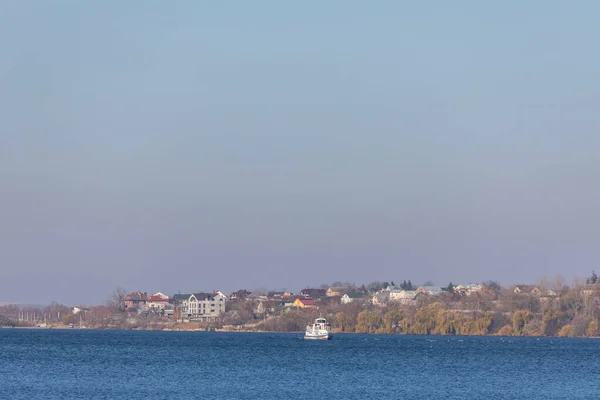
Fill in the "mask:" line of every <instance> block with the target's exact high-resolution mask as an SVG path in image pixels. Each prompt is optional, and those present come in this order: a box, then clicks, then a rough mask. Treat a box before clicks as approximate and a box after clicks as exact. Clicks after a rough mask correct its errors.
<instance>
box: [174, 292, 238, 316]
mask: <svg viewBox="0 0 600 400" xmlns="http://www.w3.org/2000/svg"><path fill="white" fill-rule="evenodd" d="M226 299H227V297H226V296H225V295H224V294H223V293H221V292H215V293H192V294H191V295H190V297H189V298H188V299H187V300H184V301H183V302H182V304H181V309H182V314H183V315H184V316H186V317H187V318H188V319H195V320H200V321H214V320H216V319H217V318H218V317H219V316H220V315H221V314H223V313H224V312H225V302H226Z"/></svg>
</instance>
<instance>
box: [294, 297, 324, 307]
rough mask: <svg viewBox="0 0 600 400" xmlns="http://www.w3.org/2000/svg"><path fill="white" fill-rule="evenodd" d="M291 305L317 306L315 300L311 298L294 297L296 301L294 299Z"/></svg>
mask: <svg viewBox="0 0 600 400" xmlns="http://www.w3.org/2000/svg"><path fill="white" fill-rule="evenodd" d="M292 307H297V308H318V307H317V305H316V304H315V301H314V300H312V299H296V301H294V302H293V303H292Z"/></svg>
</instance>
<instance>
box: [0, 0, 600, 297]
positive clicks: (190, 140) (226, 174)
mask: <svg viewBox="0 0 600 400" xmlns="http://www.w3.org/2000/svg"><path fill="white" fill-rule="evenodd" d="M599 14H600V3H599V2H597V1H593V0H587V1H586V0H580V1H577V2H567V1H553V0H544V1H542V0H530V1H527V2H521V1H505V2H481V1H474V0H473V1H467V0H458V1H454V2H447V1H442V0H430V1H426V2H402V1H395V0H379V1H376V2H366V1H349V0H330V1H326V2H323V1H311V0H309V1H302V2H281V1H261V0H257V1H252V2H247V1H229V2H208V1H206V2H205V1H196V0H193V1H192V0H189V1H185V0H180V1H172V2H165V1H152V0H148V1H128V2H122V1H117V0H106V1H102V2H81V1H77V0H72V1H62V0H57V1H52V2H48V1H42V0H37V1H36V0H32V1H12V2H7V3H6V4H3V6H2V7H1V8H0V48H1V49H2V51H0V302H2V301H3V302H26V303H35V304H48V303H49V302H51V301H58V302H62V303H65V304H102V303H103V302H104V301H105V300H106V299H108V298H109V297H110V295H111V293H112V291H113V290H114V289H115V288H116V287H123V288H125V289H127V290H129V291H137V290H141V291H146V292H157V291H161V292H164V293H167V294H173V293H177V292H180V291H181V292H190V291H208V290H217V289H220V290H222V291H225V292H228V291H233V290H237V289H242V288H245V289H248V290H253V289H256V288H265V289H288V290H300V289H302V288H303V287H308V286H312V287H316V286H319V285H320V284H322V283H330V282H333V281H349V282H356V283H369V282H371V281H375V280H380V281H383V280H386V281H388V280H395V281H401V280H404V279H411V280H412V282H414V283H420V282H423V281H425V280H431V281H433V282H434V283H436V284H438V285H444V286H445V285H447V284H448V282H449V281H452V282H454V283H455V284H456V283H467V282H478V281H484V280H498V281H500V282H501V283H503V284H510V283H522V282H526V283H534V282H537V281H538V280H539V279H540V278H542V277H554V276H556V275H561V276H564V277H565V278H566V279H567V280H569V279H571V278H572V277H576V276H579V277H583V276H586V275H589V274H590V273H591V271H592V270H593V269H596V270H599V269H600V265H599V264H598V260H599V259H600V209H599V208H598V207H599V205H600V184H599V181H598V180H599V177H600V112H599V110H600V79H598V71H600V53H599V52H598V51H597V45H598V40H599V39H600V24H598V23H597V16H598V15H599Z"/></svg>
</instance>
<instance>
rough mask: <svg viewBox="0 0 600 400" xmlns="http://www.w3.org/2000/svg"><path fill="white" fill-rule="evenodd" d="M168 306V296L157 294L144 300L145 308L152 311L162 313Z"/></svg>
mask: <svg viewBox="0 0 600 400" xmlns="http://www.w3.org/2000/svg"><path fill="white" fill-rule="evenodd" d="M168 306H169V296H167V295H165V294H163V293H161V292H158V293H154V294H153V295H151V296H148V297H147V299H146V307H147V308H148V309H149V310H152V311H162V310H164V309H166V308H168Z"/></svg>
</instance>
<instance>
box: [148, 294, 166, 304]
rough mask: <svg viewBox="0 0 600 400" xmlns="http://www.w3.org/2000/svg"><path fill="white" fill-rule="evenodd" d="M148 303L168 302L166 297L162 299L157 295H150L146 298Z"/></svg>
mask: <svg viewBox="0 0 600 400" xmlns="http://www.w3.org/2000/svg"><path fill="white" fill-rule="evenodd" d="M146 300H148V301H154V302H164V303H167V302H168V301H169V298H168V297H162V296H157V295H154V294H153V295H152V296H148V298H147V299H146Z"/></svg>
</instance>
